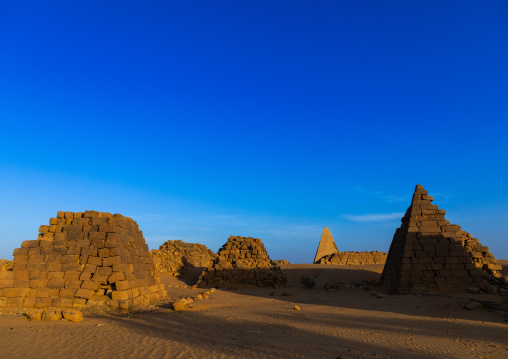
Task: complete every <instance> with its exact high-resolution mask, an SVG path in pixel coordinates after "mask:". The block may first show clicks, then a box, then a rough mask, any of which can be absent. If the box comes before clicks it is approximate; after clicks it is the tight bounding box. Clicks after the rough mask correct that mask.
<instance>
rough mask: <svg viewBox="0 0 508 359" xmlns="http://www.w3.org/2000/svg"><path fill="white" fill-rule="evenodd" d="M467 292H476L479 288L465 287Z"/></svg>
mask: <svg viewBox="0 0 508 359" xmlns="http://www.w3.org/2000/svg"><path fill="white" fill-rule="evenodd" d="M467 292H468V293H471V294H478V293H479V292H480V288H478V287H471V288H467Z"/></svg>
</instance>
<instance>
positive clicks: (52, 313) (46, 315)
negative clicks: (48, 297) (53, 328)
mask: <svg viewBox="0 0 508 359" xmlns="http://www.w3.org/2000/svg"><path fill="white" fill-rule="evenodd" d="M60 319H62V311H61V310H58V309H48V310H45V311H44V312H43V313H42V320H60Z"/></svg>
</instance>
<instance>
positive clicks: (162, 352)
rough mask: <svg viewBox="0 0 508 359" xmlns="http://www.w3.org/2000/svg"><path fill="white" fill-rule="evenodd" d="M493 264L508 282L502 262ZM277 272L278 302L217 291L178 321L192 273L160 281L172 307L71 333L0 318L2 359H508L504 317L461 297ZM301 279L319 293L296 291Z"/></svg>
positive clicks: (95, 322) (324, 272) (337, 269)
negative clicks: (176, 306) (386, 290)
mask: <svg viewBox="0 0 508 359" xmlns="http://www.w3.org/2000/svg"><path fill="white" fill-rule="evenodd" d="M500 262H501V264H502V265H503V266H504V269H505V270H504V273H503V274H504V275H505V276H506V275H508V261H500ZM283 268H284V271H285V272H286V273H287V275H288V278H289V283H288V287H287V288H284V289H279V290H277V295H276V296H271V295H270V294H271V293H272V292H273V289H269V288H255V287H245V288H223V289H220V290H217V291H216V292H215V293H213V294H211V295H210V298H209V299H203V300H197V301H195V302H194V303H192V304H191V305H190V307H189V309H188V310H186V311H181V312H175V311H174V310H173V309H172V305H171V304H170V301H171V300H175V299H178V298H181V297H186V296H195V295H196V294H198V293H202V292H203V291H204V290H203V289H192V288H190V287H189V286H188V284H192V281H194V280H195V278H196V272H197V271H196V272H194V273H191V274H190V275H189V276H187V277H186V278H183V280H179V279H177V278H174V277H169V276H166V275H163V281H164V282H165V283H166V285H167V286H168V292H169V295H170V298H169V299H168V300H166V301H164V302H161V303H158V304H157V305H154V306H153V307H152V308H151V309H147V310H145V311H141V312H136V313H131V314H126V313H120V312H114V311H112V310H111V311H103V312H100V313H99V312H94V313H90V312H88V313H85V319H84V320H83V321H82V322H80V323H71V322H64V321H59V322H30V321H28V320H27V319H26V318H24V317H23V316H22V315H21V314H20V313H12V312H9V311H7V310H3V311H2V313H1V314H0V333H1V335H0V358H13V359H14V358H27V359H28V358H57V357H58V358H83V359H84V358H95V359H101V358H103V359H107V358H186V359H187V358H330V359H336V358H508V317H507V316H505V315H504V314H503V313H500V312H497V311H488V310H485V309H483V310H479V311H474V312H471V311H466V310H464V309H462V306H463V304H464V303H465V302H466V301H467V297H468V295H467V293H464V291H460V292H457V293H451V294H453V295H454V296H455V297H451V296H436V295H426V296H417V295H403V296H397V295H388V296H378V295H376V293H377V292H378V289H377V288H373V289H372V290H371V291H366V290H365V289H364V288H360V287H358V286H354V287H353V286H351V285H348V286H345V285H343V286H342V287H341V288H340V289H338V290H337V291H332V292H327V291H325V290H324V289H323V285H324V284H325V283H328V282H354V281H365V280H374V281H375V280H377V279H378V278H379V275H380V273H381V271H382V266H377V265H371V266H327V265H312V264H299V265H286V266H283ZM302 276H308V277H311V278H313V279H314V280H315V281H316V288H318V289H312V290H309V289H305V288H303V287H302V286H301V285H300V278H301V277H302ZM283 292H289V293H288V294H292V295H290V296H283V295H282V294H283ZM487 297H488V296H487V295H486V294H484V295H483V298H487ZM493 298H496V299H498V300H499V299H502V298H503V297H500V296H493ZM504 298H506V297H504ZM295 305H298V306H299V307H300V308H301V310H295V309H294V307H295Z"/></svg>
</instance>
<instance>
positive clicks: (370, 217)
mask: <svg viewBox="0 0 508 359" xmlns="http://www.w3.org/2000/svg"><path fill="white" fill-rule="evenodd" d="M343 216H344V218H346V219H347V220H349V221H353V222H385V221H392V220H394V219H401V218H402V217H403V216H404V213H403V212H392V213H371V214H358V215H357V214H344V215H343Z"/></svg>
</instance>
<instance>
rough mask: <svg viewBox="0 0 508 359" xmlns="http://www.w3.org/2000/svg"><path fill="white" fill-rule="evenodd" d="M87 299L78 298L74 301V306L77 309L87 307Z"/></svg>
mask: <svg viewBox="0 0 508 359" xmlns="http://www.w3.org/2000/svg"><path fill="white" fill-rule="evenodd" d="M87 300H88V299H84V298H76V299H74V301H73V302H72V307H73V308H77V309H81V308H85V307H86V302H87Z"/></svg>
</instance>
